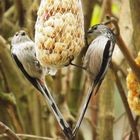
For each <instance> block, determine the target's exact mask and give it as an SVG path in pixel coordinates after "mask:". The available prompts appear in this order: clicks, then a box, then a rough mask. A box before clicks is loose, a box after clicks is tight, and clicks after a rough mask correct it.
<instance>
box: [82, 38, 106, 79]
mask: <svg viewBox="0 0 140 140" xmlns="http://www.w3.org/2000/svg"><path fill="white" fill-rule="evenodd" d="M107 41H108V38H106V37H104V36H99V37H97V38H96V39H95V40H94V41H92V43H91V44H90V46H89V48H88V50H87V52H86V55H85V57H84V67H86V68H87V71H88V72H89V73H90V74H91V80H93V81H94V80H95V78H96V76H97V74H98V73H99V71H100V68H101V64H102V58H103V52H104V49H105V45H106V43H107Z"/></svg>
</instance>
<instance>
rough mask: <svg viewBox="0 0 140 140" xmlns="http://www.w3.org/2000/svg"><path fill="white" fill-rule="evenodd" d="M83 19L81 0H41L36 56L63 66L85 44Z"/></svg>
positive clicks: (57, 65)
mask: <svg viewBox="0 0 140 140" xmlns="http://www.w3.org/2000/svg"><path fill="white" fill-rule="evenodd" d="M83 22H84V20H83V13H82V6H81V2H80V1H79V0H42V1H41V5H40V7H39V11H38V18H37V22H36V26H35V44H36V52H37V58H38V60H39V61H40V63H41V64H42V65H44V66H51V67H61V66H63V65H65V64H67V63H68V61H69V60H70V59H72V58H74V57H76V56H77V55H78V54H79V52H80V51H81V49H82V47H83V46H84V23H83Z"/></svg>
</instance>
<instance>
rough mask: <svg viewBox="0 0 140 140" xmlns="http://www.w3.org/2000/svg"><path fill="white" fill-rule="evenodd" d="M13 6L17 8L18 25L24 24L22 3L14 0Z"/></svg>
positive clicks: (19, 0)
mask: <svg viewBox="0 0 140 140" xmlns="http://www.w3.org/2000/svg"><path fill="white" fill-rule="evenodd" d="M15 6H16V9H17V14H18V19H19V25H20V27H22V26H23V25H24V13H25V12H24V11H23V10H24V9H23V4H22V1H21V0H15Z"/></svg>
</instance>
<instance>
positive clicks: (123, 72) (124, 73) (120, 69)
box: [112, 61, 127, 78]
mask: <svg viewBox="0 0 140 140" xmlns="http://www.w3.org/2000/svg"><path fill="white" fill-rule="evenodd" d="M112 63H113V65H114V66H115V68H117V70H118V71H120V72H121V73H122V75H123V76H124V78H126V76H127V73H126V72H125V71H124V70H123V69H122V68H121V67H120V66H119V65H118V64H116V63H115V62H114V61H112Z"/></svg>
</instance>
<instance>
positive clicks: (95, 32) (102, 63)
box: [73, 24, 116, 136]
mask: <svg viewBox="0 0 140 140" xmlns="http://www.w3.org/2000/svg"><path fill="white" fill-rule="evenodd" d="M87 35H88V39H89V42H90V44H89V47H88V49H87V52H86V55H85V57H84V64H83V68H84V69H86V71H87V72H88V74H89V77H90V80H91V83H92V84H91V88H90V89H89V91H88V94H87V97H86V100H85V103H84V106H83V109H82V112H81V114H80V117H79V119H78V122H77V124H76V127H75V128H74V130H73V136H75V135H76V133H77V131H78V129H79V127H80V125H81V122H82V120H83V117H84V115H85V112H86V109H87V107H88V104H89V101H90V98H91V96H92V93H93V94H94V95H95V94H96V93H97V91H98V89H99V87H100V85H101V83H102V80H103V79H104V77H105V74H106V72H107V69H108V67H109V64H110V61H111V57H112V53H113V50H114V46H115V41H116V38H115V34H114V33H113V32H112V30H111V29H109V28H108V27H107V26H105V25H103V24H97V25H95V26H93V27H91V28H90V29H89V30H88V33H87Z"/></svg>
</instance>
